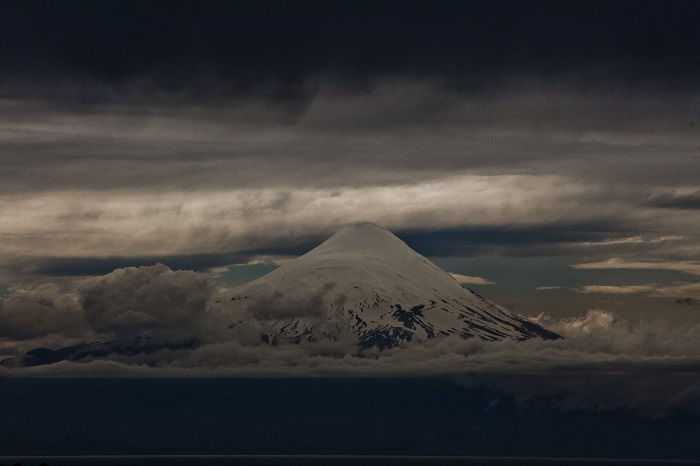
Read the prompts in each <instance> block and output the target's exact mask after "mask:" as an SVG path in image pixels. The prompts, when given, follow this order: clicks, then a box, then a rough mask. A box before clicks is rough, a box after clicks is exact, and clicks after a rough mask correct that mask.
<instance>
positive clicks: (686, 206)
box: [644, 192, 700, 210]
mask: <svg viewBox="0 0 700 466" xmlns="http://www.w3.org/2000/svg"><path fill="white" fill-rule="evenodd" d="M644 205H647V206H650V207H660V208H664V209H682V210H700V192H692V193H660V194H655V195H652V196H650V197H649V198H648V199H646V200H645V201H644Z"/></svg>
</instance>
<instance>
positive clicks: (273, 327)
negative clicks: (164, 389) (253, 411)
mask: <svg viewBox="0 0 700 466" xmlns="http://www.w3.org/2000/svg"><path fill="white" fill-rule="evenodd" d="M224 300H225V302H224V303H223V305H224V307H225V309H224V312H225V314H226V315H228V316H230V317H231V323H230V324H229V328H235V327H236V326H237V325H239V324H240V323H242V322H243V321H244V320H245V317H246V315H247V316H250V315H252V316H254V317H255V318H256V319H258V320H261V321H263V322H264V326H263V327H264V328H263V333H262V338H263V340H265V341H269V342H270V343H276V342H278V341H280V340H283V339H288V340H291V341H293V342H300V341H318V340H321V339H324V338H330V339H336V338H339V337H340V336H341V335H351V336H354V337H356V338H357V339H358V342H359V344H360V345H361V346H364V347H372V346H377V347H379V348H381V349H386V348H391V347H393V346H397V345H399V344H402V343H404V342H408V341H425V340H428V339H431V338H436V337H443V336H449V335H458V336H461V337H463V338H470V337H478V338H481V339H483V340H491V341H494V340H503V339H506V338H511V339H516V340H524V339H528V338H533V337H540V338H544V339H556V338H560V337H559V335H557V334H555V333H553V332H551V331H549V330H546V329H544V328H542V327H541V326H539V325H537V324H535V323H533V322H531V321H529V320H527V319H525V318H523V317H520V316H517V315H516V314H514V313H512V312H510V311H508V310H507V309H504V308H503V307H501V306H498V305H496V304H494V303H492V302H490V301H488V300H487V299H485V298H483V297H481V296H479V295H478V294H476V293H475V292H473V291H471V290H468V289H465V288H463V287H462V286H461V285H460V284H458V283H457V281H455V279H454V278H452V277H451V276H450V275H449V274H448V273H447V272H445V271H444V270H442V269H440V268H439V267H438V266H436V265H435V264H433V263H432V262H430V261H429V260H428V259H426V258H425V257H423V256H421V255H420V254H418V253H416V252H415V251H413V250H412V249H411V248H409V247H408V246H407V245H406V243H404V242H403V241H401V240H400V239H399V238H397V237H396V236H394V235H393V234H392V233H390V232H389V231H387V230H386V229H384V228H382V227H381V226H379V225H376V224H373V223H353V224H351V225H348V226H346V227H344V228H343V229H341V230H340V231H339V232H337V233H336V234H335V235H333V236H332V237H331V238H329V239H328V240H326V241H325V242H324V243H322V244H321V245H320V246H318V247H316V248H315V249H313V250H312V251H310V252H308V253H307V254H305V255H303V256H301V257H299V258H297V259H295V260H293V261H291V262H288V263H286V264H283V265H282V266H280V267H279V268H277V269H276V270H274V271H272V272H270V273H269V274H267V275H265V276H263V277H261V278H259V279H257V280H255V281H253V282H250V283H248V284H245V285H242V286H240V287H238V288H235V289H233V290H231V291H230V292H228V293H227V295H225V296H224ZM239 317H240V318H239Z"/></svg>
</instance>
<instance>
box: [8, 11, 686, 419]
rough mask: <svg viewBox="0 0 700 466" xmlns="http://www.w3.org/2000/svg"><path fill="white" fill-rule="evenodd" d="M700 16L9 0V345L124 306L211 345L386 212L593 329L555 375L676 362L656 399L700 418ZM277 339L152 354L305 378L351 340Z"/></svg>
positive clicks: (425, 239) (110, 318)
mask: <svg viewBox="0 0 700 466" xmlns="http://www.w3.org/2000/svg"><path fill="white" fill-rule="evenodd" d="M699 19H700V4H698V3H697V2H690V1H675V2H665V1H663V2H662V1H644V0H642V1H634V2H632V1H625V0H621V1H616V2H608V1H596V0H593V1H576V0H574V1H570V2H559V1H528V2H519V1H506V0H503V1H499V0H497V1H485V0H475V1H467V2H463V1H459V2H458V1H449V0H446V1H443V2H438V3H435V2H425V1H412V0H408V1H400V2H399V1H380V2H343V1H335V0H334V1H323V2H320V1H304V0H302V1H296V2H278V1H259V2H252V1H251V2H249V1H244V2H206V3H205V4H203V5H202V4H200V3H199V2H191V1H175V2H167V3H166V2H157V1H153V2H145V3H144V2H135V1H125V2H113V3H104V2H98V3H96V2H87V1H70V2H68V1H53V2H45V1H32V2H26V1H5V2H2V3H1V4H0V161H1V162H2V163H1V164H0V251H2V252H1V254H0V296H1V297H0V322H2V325H0V355H4V356H11V355H16V354H21V353H22V352H24V351H27V350H29V349H31V348H36V347H38V346H47V347H52V348H56V347H60V346H62V345H67V344H73V343H77V342H80V341H85V338H86V336H89V337H90V338H93V337H99V336H100V335H102V334H105V333H110V332H111V333H114V332H119V331H120V329H121V328H122V327H123V326H124V325H127V324H126V323H125V321H124V320H123V319H122V318H123V311H124V309H125V306H126V307H129V310H133V309H137V310H138V309H142V308H143V309H142V311H143V312H145V313H147V314H148V313H150V314H149V315H150V318H152V319H154V320H155V321H158V322H160V323H161V324H162V328H163V329H167V330H163V331H164V332H165V333H166V334H167V335H170V337H169V338H171V339H172V340H173V341H175V340H177V341H179V342H181V341H185V340H187V339H188V338H200V337H202V332H204V330H203V329H204V328H205V327H206V316H207V312H209V311H208V308H207V306H208V305H207V303H208V302H210V300H211V297H212V296H214V294H215V293H217V292H218V291H220V290H221V289H222V288H231V287H234V286H236V285H239V284H242V283H245V282H246V281H249V280H251V279H253V278H256V277H258V276H260V275H262V274H263V273H265V272H267V271H270V270H272V269H274V268H275V267H276V266H277V265H279V264H282V263H284V262H285V261H288V260H289V259H292V258H294V257H297V256H299V255H301V254H303V253H305V252H307V251H308V250H310V249H311V248H313V247H315V246H316V245H318V244H319V243H321V242H322V241H323V240H325V239H326V238H328V237H330V236H331V235H332V234H333V233H334V232H336V231H337V230H338V229H339V228H341V227H342V226H343V225H345V224H348V223H350V222H354V221H359V220H362V221H372V222H376V223H378V224H381V225H382V226H384V227H386V228H387V229H389V230H390V231H392V232H393V233H394V234H396V235H397V236H398V237H399V238H401V239H403V240H404V241H406V243H407V244H408V245H409V246H411V247H412V248H413V249H414V250H416V251H417V252H419V253H421V254H423V255H425V256H426V257H428V258H430V259H431V260H432V261H433V262H435V263H436V264H438V265H439V266H441V267H442V268H444V269H445V270H447V271H448V272H451V273H454V274H459V275H462V276H463V277H462V278H461V281H463V282H464V284H465V285H466V286H469V287H471V288H473V289H475V290H477V291H478V292H479V293H481V294H483V295H484V296H486V297H487V298H489V299H490V300H492V301H494V302H496V303H498V304H501V305H504V306H506V307H508V308H509V309H511V310H513V311H515V312H518V313H521V314H523V315H525V316H529V317H532V318H535V319H537V321H538V322H541V323H543V324H544V325H547V326H549V328H552V329H554V330H555V331H560V332H562V333H563V334H565V336H567V335H568V336H569V337H570V338H568V339H567V343H546V344H545V343H542V342H533V343H530V344H529V345H530V346H528V348H529V349H530V350H532V351H533V352H535V353H536V354H539V355H541V354H543V353H541V352H538V351H545V352H546V353H547V354H550V355H551V354H552V352H554V353H555V354H556V355H557V356H556V357H555V358H554V359H551V360H550V365H549V366H547V367H549V369H548V370H552V371H558V370H560V369H561V370H563V369H562V368H569V369H570V368H571V367H572V366H571V365H572V364H573V365H575V366H576V367H577V368H578V369H577V370H581V371H583V370H584V369H586V368H588V367H589V366H588V365H589V364H592V361H593V360H595V359H596V358H599V357H603V356H601V355H606V357H608V358H607V359H605V358H604V359H605V367H606V370H613V367H615V364H621V363H622V362H623V361H626V362H628V363H629V364H632V367H640V368H641V367H651V366H653V367H654V370H656V371H658V372H659V373H661V372H664V373H665V371H670V369H669V367H674V368H675V369H674V371H675V372H673V374H675V375H674V377H676V376H677V378H676V379H673V377H670V378H671V379H673V380H674V382H673V384H671V382H669V384H671V385H672V386H671V385H668V386H667V385H664V387H663V388H659V392H658V393H672V394H679V393H685V395H683V396H681V395H679V396H678V397H675V398H674V397H673V396H671V397H670V398H668V399H669V405H673V404H674V403H676V404H677V405H682V406H688V405H690V406H695V407H697V406H700V404H699V403H698V400H699V399H700V395H698V392H700V390H698V387H697V386H696V385H697V384H695V385H692V384H691V385H692V387H691V386H689V385H688V380H687V378H684V377H682V376H679V375H678V374H679V373H682V374H686V372H684V371H685V370H688V371H690V370H691V369H690V368H692V367H694V369H692V370H695V371H697V359H695V358H696V357H697V354H698V349H699V348H698V346H697V343H696V342H697V341H698V338H697V336H698V333H699V332H700V327H699V325H700V233H698V232H699V231H700V184H699V183H698V180H700V90H699V88H698V82H700V32H698V28H697V24H698V20H699ZM156 264H161V265H156ZM137 290H138V292H139V293H144V294H145V295H147V296H150V297H151V299H152V300H153V301H152V302H149V303H148V305H146V304H143V301H139V300H135V301H134V302H132V298H133V296H139V295H138V294H136V291H137ZM158 297H161V298H162V300H161V301H158ZM173 300H174V301H176V302H178V303H182V304H181V305H180V304H178V305H176V306H175V308H172V307H169V308H168V310H167V312H166V311H165V310H164V309H165V308H164V306H165V305H164V304H163V303H164V302H167V303H171V302H173ZM86 303H87V304H86ZM119 306H122V307H121V308H120V307H119ZM139 306H141V307H139ZM115 307H116V310H115ZM132 308H133V309H132ZM120 319H122V320H120ZM159 328H160V327H159ZM567 332H568V333H567ZM592 334H593V335H594V337H591V335H592ZM173 335H175V336H173ZM669 342H676V343H677V344H672V343H669ZM450 345H452V343H444V344H443V343H439V344H435V345H433V346H431V348H432V350H431V351H432V352H431V351H427V350H425V351H423V350H421V349H415V348H414V349H412V350H410V351H413V352H422V353H425V354H428V353H429V355H430V357H431V358H432V357H435V355H436V354H438V355H439V357H440V358H446V362H445V364H447V366H442V367H448V368H450V367H452V366H450V365H449V364H450V363H449V361H452V362H454V364H455V366H454V370H455V371H457V372H459V370H458V369H457V366H458V364H461V363H462V362H463V361H461V358H462V357H465V356H466V355H472V356H470V357H472V358H473V360H474V361H478V360H479V359H478V358H479V357H481V358H484V359H483V362H484V365H483V366H481V367H490V366H488V364H487V363H486V362H487V361H492V360H494V358H496V356H494V354H496V355H503V354H513V351H514V350H513V348H512V346H510V345H511V343H507V344H506V343H504V344H503V345H496V346H492V347H487V349H483V348H482V345H481V344H477V343H474V342H472V343H469V344H467V346H466V347H463V346H460V345H457V346H458V348H451V349H450ZM551 345H554V346H551ZM556 345H564V347H563V348H562V347H560V346H556ZM443 346H444V347H443ZM540 346H544V349H542V348H541V347H540ZM269 351H270V349H269V348H260V347H259V346H254V347H246V346H245V345H242V346H240V345H238V343H232V342H220V341H216V342H215V343H212V344H211V345H208V346H204V347H201V348H199V349H197V350H196V351H194V352H193V353H192V354H188V355H186V356H183V357H180V356H177V355H175V356H173V355H166V356H163V355H162V354H161V355H159V357H163V358H164V359H162V360H161V359H158V360H150V361H140V363H143V364H146V365H147V366H148V367H151V366H157V365H159V364H163V365H171V366H174V367H176V369H177V370H180V369H182V368H191V367H199V366H200V365H202V364H204V365H206V364H208V363H206V361H212V360H217V361H218V360H219V359H217V358H223V359H221V361H222V364H224V365H227V364H228V365H233V366H235V367H239V366H240V367H244V368H245V370H244V372H246V371H247V372H253V373H258V372H259V371H262V372H265V368H266V367H267V369H269V370H275V371H278V372H279V373H286V372H285V371H287V370H292V369H289V367H287V366H285V364H286V365H289V366H291V367H298V366H304V364H306V363H308V360H307V359H304V358H308V357H311V358H312V359H313V358H316V359H313V360H314V361H320V360H321V359H323V358H321V359H319V358H318V357H317V356H318V355H319V351H320V353H322V355H325V356H323V357H329V358H330V360H332V361H335V362H336V363H337V360H338V359H343V355H344V354H345V353H344V351H346V349H341V350H332V349H325V348H324V349H322V350H319V349H308V348H301V349H290V350H289V351H290V353H295V352H299V353H300V354H302V356H299V355H297V356H298V357H299V358H301V359H294V357H296V356H294V357H293V356H271V355H269V354H268V352H269ZM334 351H340V353H334ZM515 352H516V353H517V351H515ZM422 353H421V354H422ZM222 354H223V355H225V357H223V356H221V355H222ZM408 354H411V353H410V352H407V353H405V354H403V355H402V354H400V353H398V352H397V353H396V354H395V353H389V354H387V355H386V357H385V358H383V359H382V358H380V359H381V361H380V362H381V364H380V363H378V364H377V365H375V366H372V367H365V364H366V363H367V361H364V360H353V361H351V362H349V365H350V366H353V367H354V369H352V370H350V372H352V371H360V372H362V373H364V371H365V370H366V372H370V373H371V372H376V371H380V372H381V371H382V370H384V371H386V372H387V373H396V372H398V373H402V371H405V370H407V367H408V362H410V361H412V358H413V357H414V356H415V355H414V356H407V355H408ZM455 354H456V356H455ZM474 354H478V355H480V356H478V357H474ZM582 354H587V355H589V356H590V355H596V356H595V357H592V356H591V357H583V356H582ZM329 355H330V356H329ZM415 357H417V356H415ZM425 357H426V359H425V361H426V362H425V370H426V371H427V372H431V371H432V369H430V368H431V367H433V365H432V363H431V362H430V361H433V360H432V359H429V358H428V356H425ZM266 358H267V359H266ZM276 358H279V361H283V362H280V364H281V365H274V364H272V365H271V366H269V367H268V366H265V364H264V362H265V361H267V360H275V361H277V359H276ZM451 358H454V359H451ZM557 358H560V359H557ZM650 358H651V359H650ZM156 359H157V358H156ZM496 359H498V358H496ZM506 359H507V358H506ZM652 359H653V361H654V364H659V367H658V368H656V366H654V365H653V364H652V365H651V366H650V364H651V362H650V360H652ZM302 360H303V361H304V362H303V363H299V361H302ZM499 360H500V359H499ZM174 361H175V362H174ZM279 361H278V362H279ZM285 361H286V362H285ZM288 361H295V362H293V363H290V362H288ZM401 361H403V363H402V362H401ZM455 361H456V362H455ZM552 361H555V362H554V363H552ZM577 361H578V362H577ZM668 361H671V363H670V364H671V366H668V365H665V364H663V363H664V362H668ZM345 362H347V361H345ZM113 363H114V364H121V363H125V361H121V362H118V361H117V362H114V361H110V362H104V363H100V364H102V366H100V367H101V369H99V370H102V369H104V370H108V369H105V367H108V366H109V367H112V366H110V364H113ZM205 363H206V364H205ZM96 364H97V363H96ZM325 364H326V361H324V362H321V363H320V364H319V366H314V367H313V368H312V369H310V370H311V371H312V372H313V371H316V370H318V371H321V372H324V371H326V372H324V373H334V371H338V372H341V373H347V371H346V370H344V369H342V368H340V369H338V368H337V367H336V366H337V364H336V366H334V367H336V368H335V369H334V368H332V367H331V368H326V367H325ZM328 364H331V363H330V362H329V363H328ZM504 364H505V366H501V365H500V364H498V365H496V366H493V367H491V368H489V369H485V370H486V372H489V373H491V372H494V371H495V372H498V371H501V370H502V369H503V367H510V366H508V364H506V363H504ZM539 364H540V362H539V361H538V360H537V361H536V360H535V359H532V360H530V361H529V362H528V364H524V365H523V367H524V369H523V370H524V371H525V370H526V369H527V371H540V370H544V369H542V368H541V367H540V366H539ZM542 364H545V363H542ZM578 364H580V366H578ZM331 365H332V364H331ZM677 365H680V366H683V367H684V368H686V369H683V370H680V369H678V367H679V366H677ZM57 366H60V365H57ZM270 367H271V368H272V369H270ZM304 367H306V368H308V367H309V366H308V365H307V366H304ZM358 367H360V369H358ZM139 368H140V369H138V370H142V368H141V366H139ZM132 369H133V368H129V369H127V368H123V367H122V368H121V369H119V370H122V371H126V372H128V371H131V370H132ZM569 369H567V370H569ZM52 370H54V371H56V372H58V373H61V371H63V370H66V371H68V372H70V370H68V369H61V368H59V369H52ZM133 370H136V369H133ZM143 370H145V369H143ZM173 370H175V369H173ZM449 370H452V369H449ZM678 371H680V372H678ZM678 377H680V378H678ZM503 380H505V379H503ZM637 381H638V380H637V379H635V380H631V379H630V383H629V387H630V388H629V392H630V393H631V392H633V389H632V388H631V387H633V386H634V383H633V382H637ZM676 382H678V384H676ZM499 383H501V384H502V385H504V386H505V385H507V384H508V383H510V382H508V383H506V382H505V381H502V382H499ZM538 383H539V382H538ZM533 384H534V385H536V383H534V382H533ZM564 385H566V384H563V385H562V386H564ZM566 386H567V387H570V385H566ZM679 387H681V388H679ZM689 387H690V388H689ZM533 390H535V389H534V388H533ZM664 390H668V392H664ZM574 392H576V393H578V395H580V393H579V392H577V391H576V390H572V393H574ZM603 392H605V393H606V396H608V392H607V391H605V390H604V389H603V388H600V390H598V391H597V392H596V395H595V396H599V395H600V394H601V393H603ZM658 393H657V394H658ZM578 395H576V396H578ZM628 395H629V393H627V392H624V393H623V391H620V392H618V393H617V394H615V395H614V396H613V395H610V396H612V398H606V399H605V400H606V401H604V402H602V401H600V399H602V398H595V397H594V396H593V395H590V394H587V395H585V396H584V395H581V397H583V398H585V400H583V401H581V400H580V399H578V398H576V396H574V395H572V396H573V397H574V398H576V400H574V401H572V402H571V403H572V404H576V403H580V405H581V406H584V405H585V406H588V405H586V403H588V402H589V401H590V400H591V399H593V398H595V399H596V400H598V401H596V402H595V403H599V404H600V403H602V404H605V403H607V405H606V406H618V405H619V404H625V403H626V401H625V400H626V398H625V397H626V396H628ZM600 396H602V395H600ZM586 397H588V398H586ZM591 397H593V398H591ZM603 398H605V397H603ZM656 399H657V398H656V396H652V395H649V397H648V398H646V399H641V398H640V399H639V400H637V401H638V405H639V406H642V408H640V409H644V410H647V411H648V412H661V411H664V410H665V409H666V408H667V405H666V404H665V405H664V406H663V407H661V408H659V406H658V405H657V404H656V403H655V400H656ZM689 400H690V401H689ZM590 402H591V403H593V401H590ZM616 403H617V404H616ZM674 406H675V405H674Z"/></svg>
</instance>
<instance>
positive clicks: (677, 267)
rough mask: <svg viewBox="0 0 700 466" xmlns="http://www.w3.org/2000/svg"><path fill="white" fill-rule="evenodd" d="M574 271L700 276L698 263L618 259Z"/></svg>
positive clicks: (583, 264)
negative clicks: (631, 271)
mask: <svg viewBox="0 0 700 466" xmlns="http://www.w3.org/2000/svg"><path fill="white" fill-rule="evenodd" d="M572 267H573V268H575V269H580V270H592V269H629V270H635V269H636V270H674V271H677V272H684V273H687V274H691V275H700V263H698V262H691V261H675V262H662V261H659V262H642V261H633V260H627V259H620V258H612V259H608V260H606V261H602V262H588V263H582V264H575V265H572Z"/></svg>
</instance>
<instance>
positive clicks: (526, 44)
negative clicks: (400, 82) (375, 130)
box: [0, 0, 700, 102]
mask: <svg viewBox="0 0 700 466" xmlns="http://www.w3.org/2000/svg"><path fill="white" fill-rule="evenodd" d="M1 8H2V11H1V13H2V14H0V44H1V45H0V64H1V65H2V66H0V69H2V70H3V71H2V76H3V77H4V78H5V79H10V80H12V79H14V80H20V79H21V78H24V82H25V83H27V82H28V81H27V80H29V81H33V83H32V84H28V87H27V88H25V89H24V92H22V90H21V86H19V85H18V88H16V89H15V90H14V91H10V92H9V93H8V91H7V90H5V91H4V94H5V96H6V97H17V96H22V94H23V95H24V96H28V95H34V96H36V94H33V92H35V91H36V90H37V89H34V90H32V89H31V86H37V85H38V86H39V87H41V86H42V85H43V86H44V87H45V88H48V89H50V88H51V87H52V86H54V85H55V82H56V79H55V78H56V77H65V78H71V77H78V76H83V77H91V78H94V79H96V80H97V81H98V82H102V83H104V89H103V90H100V89H76V90H75V92H74V95H73V96H72V97H71V98H75V97H76V96H81V97H82V98H83V99H88V100H90V99H94V98H97V99H104V98H109V96H110V93H117V94H118V93H119V92H120V85H121V84H123V83H124V82H125V81H127V80H130V79H133V78H136V77H144V76H147V77H148V78H149V79H150V80H152V83H153V86H154V87H155V89H158V90H164V91H166V92H170V91H175V93H177V92H184V93H185V94H186V95H187V98H188V99H192V98H194V99H202V98H203V99H205V100H218V99H219V98H221V97H222V96H225V95H232V94H233V95H235V94H237V93H240V92H250V90H251V89H256V88H257V89H260V88H264V87H265V86H266V85H268V86H269V84H270V83H272V88H271V89H273V90H272V91H270V92H269V95H268V97H269V98H270V99H271V100H274V101H278V102H282V101H285V100H294V99H298V98H300V97H301V98H302V99H303V98H304V94H305V93H306V90H305V86H304V85H303V84H302V83H303V81H304V79H305V78H306V77H307V76H310V75H317V74H319V73H323V72H340V73H344V74H346V75H347V74H349V75H354V76H357V77H358V78H360V79H359V81H358V83H359V84H361V82H362V79H361V78H362V77H363V76H368V75H371V74H377V73H379V74H386V73H389V74H395V73H397V74H410V75H443V76H446V77H449V78H450V79H449V80H450V82H451V83H453V85H456V86H461V87H466V88H480V87H482V86H484V85H485V84H486V83H488V82H489V81H490V80H492V79H493V78H494V77H499V76H503V75H507V74H511V73H520V72H523V71H526V72H528V73H534V74H536V75H547V76H561V75H566V74H567V73H569V72H571V70H576V71H577V72H583V71H584V70H586V72H585V73H583V74H582V78H584V79H585V76H586V75H587V74H588V75H593V76H598V77H602V76H604V77H605V78H606V79H619V80H623V81H628V82H648V83H655V82H665V83H667V84H668V83H672V84H674V85H679V86H690V85H691V83H692V82H693V81H692V79H689V78H692V77H695V78H697V76H698V73H699V72H700V71H699V68H700V66H699V63H698V60H700V49H699V46H698V32H697V27H696V26H697V19H698V18H699V17H700V7H698V5H697V3H695V2H690V1H687V2H683V1H678V2H673V3H670V4H669V3H667V2H661V1H641V2H639V1H635V2H633V1H619V2H614V3H610V2H605V1H601V0H598V1H575V2H566V3H565V4H562V3H561V2H557V1H551V0H547V1H542V0H541V1H535V2H527V3H524V2H516V1H488V2H487V1H476V2H457V1H448V2H440V3H437V4H436V3H434V2H424V1H383V2H371V3H357V2H339V1H334V2H319V1H313V0H307V1H301V2H294V3H287V2H278V1H269V0H267V1H262V2H252V1H247V2H235V3H229V2H223V3H221V2H216V3H215V2H209V3H206V4H201V3H199V2H191V1H177V2H147V3H143V2H135V1H130V2H119V3H108V4H103V3H94V2H88V1H61V2H49V1H32V2H23V1H10V2H3V5H2V7H1ZM49 76H50V77H49ZM261 78H262V79H261ZM219 79H220V82H222V83H223V84H220V85H213V86H212V85H211V84H212V82H216V81H219ZM149 94H150V95H157V94H158V92H156V93H153V92H151V93H149V92H143V94H142V95H140V96H138V98H143V97H146V96H148V95H149ZM112 95H114V94H112ZM52 97H53V98H58V99H60V98H61V95H60V94H58V93H54V95H52ZM64 97H65V96H64ZM132 98H133V97H132Z"/></svg>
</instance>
